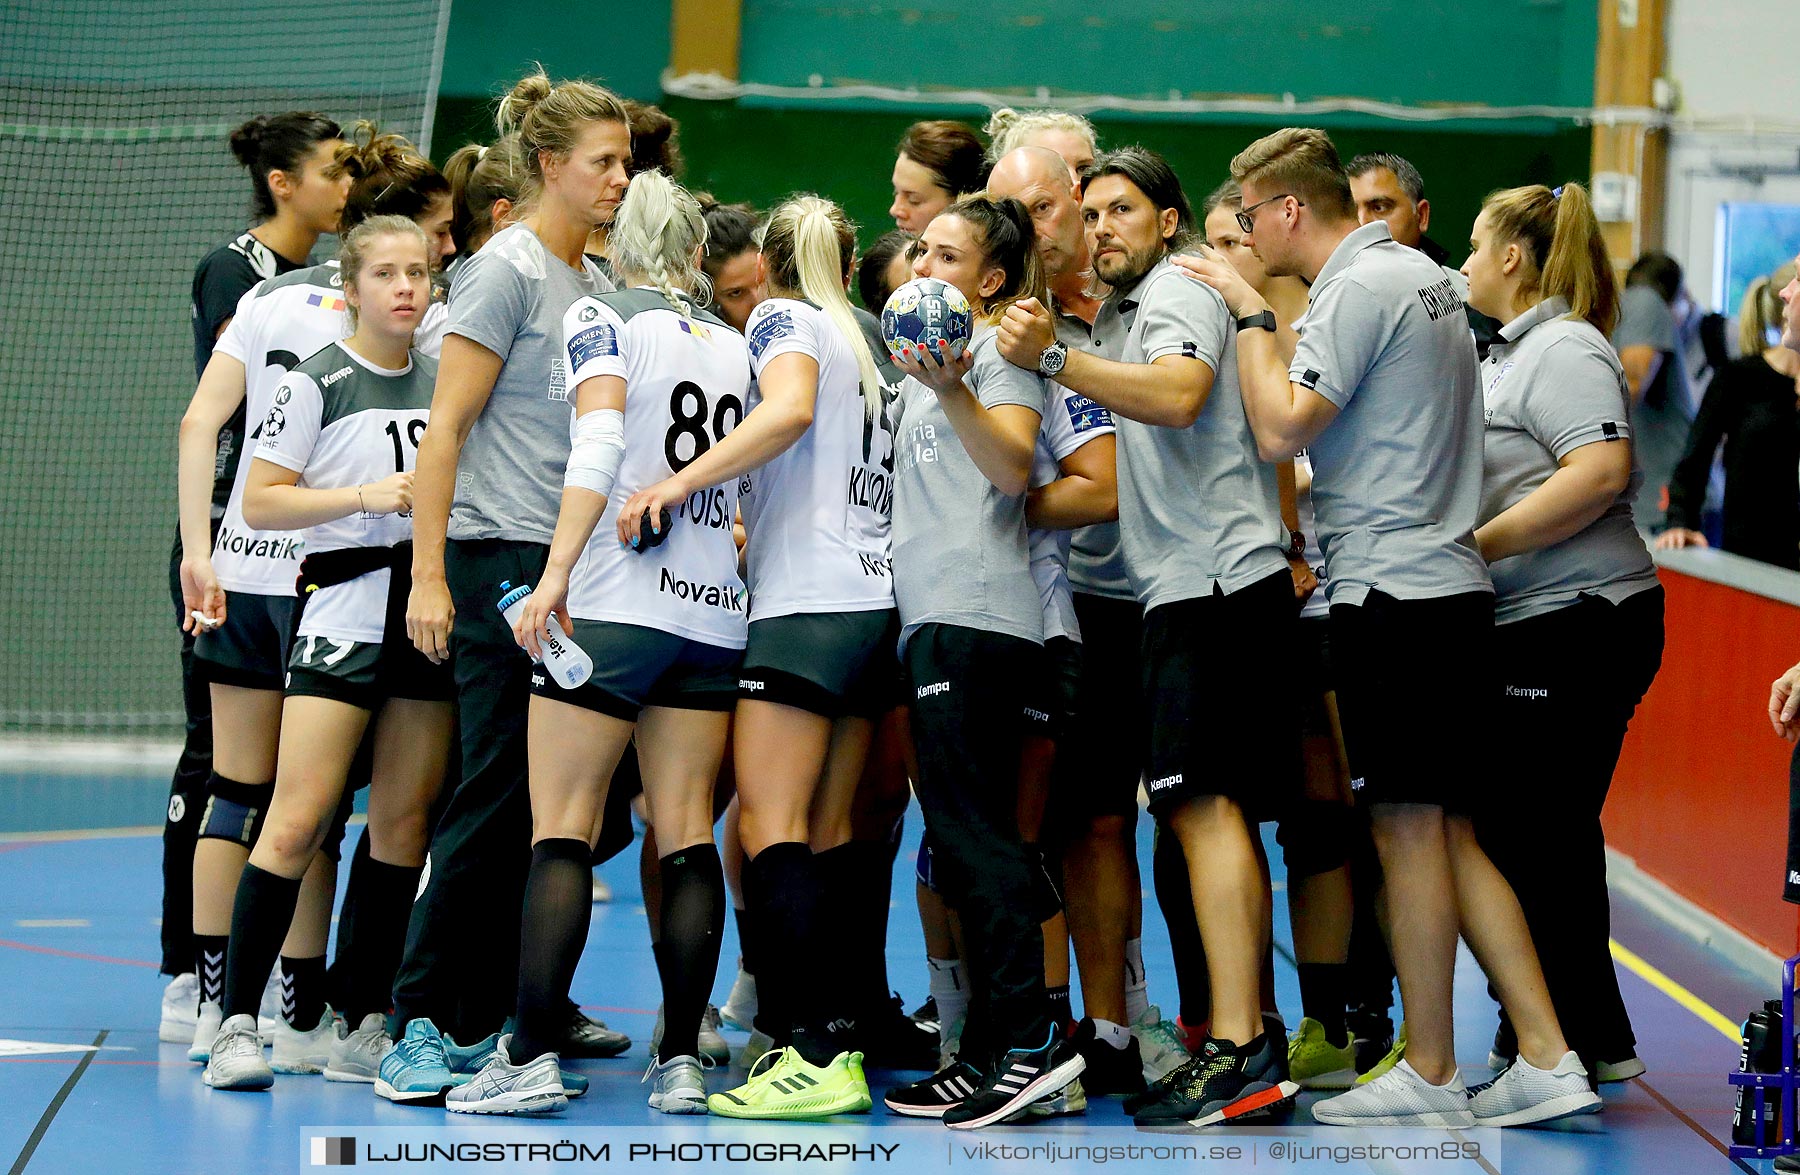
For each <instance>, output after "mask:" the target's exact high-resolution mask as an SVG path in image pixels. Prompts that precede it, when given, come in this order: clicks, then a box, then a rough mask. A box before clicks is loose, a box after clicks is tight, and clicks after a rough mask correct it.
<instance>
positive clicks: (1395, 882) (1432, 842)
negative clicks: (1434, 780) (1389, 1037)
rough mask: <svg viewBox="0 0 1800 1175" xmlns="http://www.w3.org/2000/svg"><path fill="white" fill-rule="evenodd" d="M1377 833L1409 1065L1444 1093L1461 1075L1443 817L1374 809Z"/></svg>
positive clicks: (1425, 808)
mask: <svg viewBox="0 0 1800 1175" xmlns="http://www.w3.org/2000/svg"><path fill="white" fill-rule="evenodd" d="M1373 825H1374V832H1375V849H1376V851H1377V852H1378V853H1379V854H1380V856H1381V870H1382V873H1383V874H1384V875H1385V876H1386V878H1387V886H1386V897H1387V909H1388V924H1389V926H1390V927H1391V928H1392V929H1391V932H1390V941H1391V943H1392V946H1393V953H1394V970H1395V971H1396V972H1397V973H1398V975H1399V977H1400V999H1401V1001H1402V1002H1403V1003H1404V1004H1405V1005H1406V1037H1407V1044H1406V1061H1407V1064H1409V1065H1411V1066H1412V1068H1413V1070H1414V1071H1415V1072H1417V1073H1418V1075H1419V1076H1420V1077H1423V1078H1424V1079H1425V1080H1426V1081H1428V1082H1430V1083H1431V1084H1433V1085H1443V1084H1444V1083H1446V1082H1448V1081H1449V1080H1450V1079H1451V1078H1452V1077H1454V1076H1455V1075H1456V1042H1455V1035H1454V1032H1453V1026H1452V1023H1451V1020H1452V1017H1451V1004H1452V999H1453V997H1454V991H1453V986H1454V980H1455V974H1456V934H1457V912H1456V905H1457V900H1456V885H1455V878H1454V876H1453V873H1452V870H1451V867H1450V850H1449V846H1448V844H1447V842H1446V833H1445V826H1444V810H1443V809H1442V808H1440V807H1437V806H1435V805H1431V804H1376V805H1375V806H1374V808H1373ZM1515 909H1516V907H1515Z"/></svg>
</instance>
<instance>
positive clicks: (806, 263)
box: [763, 195, 882, 420]
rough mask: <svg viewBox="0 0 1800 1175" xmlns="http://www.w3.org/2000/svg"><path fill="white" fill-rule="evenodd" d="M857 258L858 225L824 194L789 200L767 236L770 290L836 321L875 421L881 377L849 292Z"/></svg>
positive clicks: (765, 252) (866, 406)
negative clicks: (801, 301)
mask: <svg viewBox="0 0 1800 1175" xmlns="http://www.w3.org/2000/svg"><path fill="white" fill-rule="evenodd" d="M855 255H856V226H855V225H853V224H851V223H850V218H849V217H847V216H845V215H844V210H843V209H841V208H839V207H838V206H837V205H836V204H833V203H832V202H831V201H830V200H827V199H825V198H823V197H822V196H812V195H806V196H795V197H793V198H791V199H789V200H788V201H787V202H786V203H784V204H782V205H781V207H779V208H777V209H776V210H775V211H774V213H773V214H772V215H771V216H770V217H769V226H768V229H767V230H766V232H765V233H764V235H763V258H764V261H765V263H766V264H767V265H768V268H769V285H770V286H771V287H772V289H771V291H770V292H771V293H773V292H775V291H777V290H779V291H781V292H782V293H788V294H793V293H798V294H799V295H800V296H801V297H803V298H805V299H806V300H807V301H809V302H812V303H814V304H815V305H817V306H818V307H819V308H820V309H821V310H823V311H824V312H825V313H826V315H827V316H828V317H829V318H830V319H831V322H832V325H833V326H835V327H837V329H838V333H839V334H841V335H843V336H844V341H845V342H846V343H848V344H849V345H850V353H851V354H852V355H854V356H855V357H856V368H857V372H858V375H859V382H860V384H861V387H862V398H863V415H864V416H865V418H867V419H868V420H874V419H875V418H876V417H878V416H879V415H880V414H881V403H882V399H881V375H880V373H879V371H878V370H877V369H876V366H875V356H874V354H873V352H871V351H870V350H869V341H868V339H867V338H865V337H864V336H863V332H862V327H861V326H860V325H858V323H857V321H856V314H855V312H854V311H852V310H851V308H850V295H849V294H848V293H847V292H846V290H845V284H846V283H847V282H848V281H849V280H850V269H851V264H852V262H853V261H854V259H855Z"/></svg>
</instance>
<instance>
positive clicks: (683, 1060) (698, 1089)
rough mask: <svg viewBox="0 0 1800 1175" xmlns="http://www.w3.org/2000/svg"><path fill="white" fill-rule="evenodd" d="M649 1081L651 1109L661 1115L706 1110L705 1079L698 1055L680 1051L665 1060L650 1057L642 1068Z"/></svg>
mask: <svg viewBox="0 0 1800 1175" xmlns="http://www.w3.org/2000/svg"><path fill="white" fill-rule="evenodd" d="M644 1080H645V1081H647V1082H649V1083H650V1108H651V1109H653V1110H658V1111H660V1112H662V1113H664V1114H704V1113H706V1079H705V1076H704V1075H703V1074H702V1072H701V1069H700V1058H699V1057H692V1056H688V1055H686V1054H683V1055H681V1056H679V1057H671V1058H669V1059H668V1060H666V1061H658V1060H657V1059H656V1058H655V1057H651V1058H650V1067H649V1068H648V1069H646V1070H644Z"/></svg>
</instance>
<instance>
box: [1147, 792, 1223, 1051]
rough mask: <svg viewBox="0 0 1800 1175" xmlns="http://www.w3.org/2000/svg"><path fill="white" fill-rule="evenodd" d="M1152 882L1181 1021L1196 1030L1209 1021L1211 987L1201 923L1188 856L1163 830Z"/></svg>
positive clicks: (1154, 858) (1158, 839)
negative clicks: (1166, 930) (1165, 932)
mask: <svg viewBox="0 0 1800 1175" xmlns="http://www.w3.org/2000/svg"><path fill="white" fill-rule="evenodd" d="M1151 880H1152V881H1153V882H1154V883H1155V886H1156V904H1157V906H1158V907H1160V908H1161V910H1162V915H1163V921H1164V922H1165V923H1167V924H1168V927H1169V951H1170V953H1171V954H1172V955H1173V956H1174V960H1175V985H1176V988H1177V989H1178V991H1179V992H1180V997H1181V998H1180V1007H1181V1019H1182V1021H1183V1022H1184V1023H1186V1024H1187V1025H1188V1027H1190V1028H1194V1027H1198V1026H1199V1025H1201V1024H1204V1023H1206V1022H1207V1021H1208V1020H1209V1019H1211V1018H1212V985H1211V984H1210V983H1209V982H1208V981H1207V977H1206V950H1205V948H1204V947H1202V946H1201V944H1200V923H1199V922H1198V921H1197V920H1196V919H1195V917H1194V890H1193V885H1192V883H1191V882H1190V880H1189V878H1188V869H1187V856H1186V855H1185V854H1184V853H1183V852H1182V851H1181V842H1180V841H1179V840H1177V839H1176V838H1175V834H1174V833H1172V832H1170V831H1169V830H1168V829H1166V828H1158V829H1157V830H1156V848H1155V851H1154V853H1153V854H1152V856H1151Z"/></svg>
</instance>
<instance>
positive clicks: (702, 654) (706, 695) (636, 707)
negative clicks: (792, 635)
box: [520, 620, 744, 722]
mask: <svg viewBox="0 0 1800 1175" xmlns="http://www.w3.org/2000/svg"><path fill="white" fill-rule="evenodd" d="M575 643H576V644H577V645H579V646H581V649H582V651H583V652H585V653H587V655H588V656H589V657H592V658H593V660H594V674H593V676H592V677H590V678H588V679H587V681H586V682H585V683H583V684H582V685H579V686H577V687H576V688H574V689H572V690H571V689H564V688H563V687H562V686H560V685H557V684H555V683H554V682H552V681H551V680H550V675H549V674H547V673H545V672H544V671H543V670H542V669H541V668H538V667H535V666H534V667H533V668H532V671H531V692H532V693H534V694H536V695H537V696H539V697H543V698H550V699H552V700H553V701H558V702H567V703H569V705H571V706H580V707H581V708H582V709H584V710H593V711H596V712H598V713H601V714H606V715H608V716H610V717H613V718H617V719H619V720H620V721H622V722H636V721H637V720H638V714H639V713H640V712H642V710H643V709H644V707H646V706H667V707H669V708H670V709H673V710H730V709H731V708H733V707H734V706H736V705H737V698H738V667H739V665H741V664H742V663H743V659H744V653H743V650H741V649H727V648H722V647H721V646H719V645H709V644H705V643H703V642H701V641H696V640H689V639H688V638H687V637H684V636H676V635H675V634H674V633H669V632H662V631H660V630H658V629H654V628H645V627H643V626H642V625H637V624H621V623H618V622H616V621H611V620H576V621H575ZM520 655H521V656H523V655H524V654H523V653H521V654H520Z"/></svg>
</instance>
